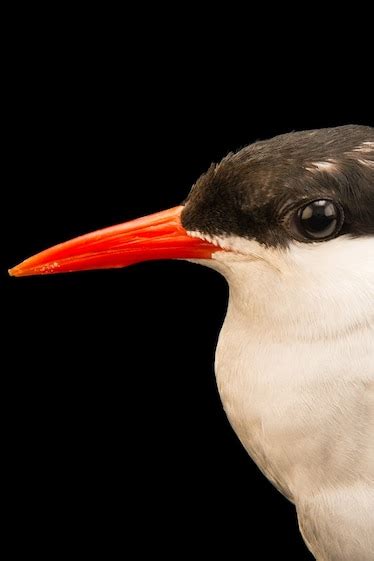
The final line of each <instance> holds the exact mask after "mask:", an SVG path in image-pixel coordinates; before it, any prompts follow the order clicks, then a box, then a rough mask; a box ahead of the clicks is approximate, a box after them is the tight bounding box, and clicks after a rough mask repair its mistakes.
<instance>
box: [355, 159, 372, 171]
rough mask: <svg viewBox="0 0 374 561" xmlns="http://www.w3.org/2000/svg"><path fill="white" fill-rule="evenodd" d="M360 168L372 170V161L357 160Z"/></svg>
mask: <svg viewBox="0 0 374 561" xmlns="http://www.w3.org/2000/svg"><path fill="white" fill-rule="evenodd" d="M357 161H358V163H359V164H361V165H362V166H365V167H368V168H372V169H374V160H357Z"/></svg>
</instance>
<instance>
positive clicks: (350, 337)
mask: <svg viewBox="0 0 374 561" xmlns="http://www.w3.org/2000/svg"><path fill="white" fill-rule="evenodd" d="M219 243H220V245H221V246H222V247H226V248H229V247H230V248H231V249H233V250H235V251H236V252H238V253H227V252H218V253H217V254H216V255H215V259H214V261H212V262H205V263H204V264H207V265H208V266H212V267H213V268H215V269H217V270H218V271H219V272H221V273H222V274H223V275H224V276H225V277H226V279H227V280H228V283H229V286H230V299H229V306H228V312H227V316H226V319H225V322H224V325H223V328H222V331H221V334H220V338H219V343H218V347H217V353H216V376H217V383H218V388H219V391H220V395H221V399H222V402H223V405H224V408H225V411H226V413H227V415H228V418H229V420H230V422H231V424H232V426H233V428H234V430H235V431H236V433H237V434H238V436H239V438H240V439H241V441H242V443H243V445H244V446H245V448H246V449H247V451H248V452H249V453H250V455H251V456H252V457H253V458H254V459H255V461H256V463H257V464H258V465H259V467H260V469H262V470H263V471H264V472H265V474H266V475H267V476H268V477H269V479H271V480H272V481H273V483H274V484H275V485H276V486H277V487H278V488H280V489H281V490H282V491H283V493H284V494H286V495H287V496H288V497H289V498H291V500H294V501H298V500H300V497H303V496H304V497H305V496H308V495H309V494H311V493H315V492H316V489H319V488H325V487H326V486H328V485H333V484H334V482H336V481H339V482H342V481H346V480H347V479H349V478H352V477H353V474H355V473H357V470H358V471H359V472H361V473H368V472H369V473H370V474H371V477H372V478H373V481H374V439H373V436H374V435H373V433H372V431H373V427H374V419H372V418H371V417H370V418H368V416H370V415H371V416H373V415H374V405H373V407H371V410H370V408H369V407H368V406H367V404H366V403H365V400H367V399H372V400H374V344H373V341H374V239H373V238H369V237H367V238H360V239H358V238H357V239H352V238H350V237H348V236H342V237H340V238H337V239H335V240H332V241H329V242H325V243H316V244H301V243H297V242H295V243H294V244H293V245H292V246H291V247H290V248H289V249H287V250H283V249H280V250H276V249H273V250H271V249H268V248H264V247H263V246H260V245H259V244H258V243H256V242H253V241H245V240H240V239H223V240H220V241H219ZM239 252H240V253H239ZM370 431H371V433H370V434H369V432H370ZM358 447H360V455H358V454H357V453H356V452H357V449H358ZM362 450H364V453H362ZM358 463H360V465H358Z"/></svg>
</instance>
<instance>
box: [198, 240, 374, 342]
mask: <svg viewBox="0 0 374 561" xmlns="http://www.w3.org/2000/svg"><path fill="white" fill-rule="evenodd" d="M220 246H221V247H227V248H229V247H230V248H231V250H232V252H225V251H218V252H217V253H215V254H213V258H212V259H211V260H209V261H206V262H204V263H203V264H206V265H207V266H209V267H211V268H213V269H216V270H217V271H218V272H220V273H221V274H222V275H224V276H225V278H226V279H227V281H228V283H229V285H230V301H231V303H232V305H234V306H235V307H236V308H237V309H238V312H239V313H242V314H243V316H244V315H246V321H248V322H249V323H250V324H251V328H252V329H257V330H263V331H265V332H272V331H273V332H277V335H276V336H277V337H279V336H280V334H283V335H284V336H286V335H287V334H288V335H290V334H292V336H298V337H299V336H300V337H302V336H303V333H304V335H305V337H310V338H319V337H323V336H333V334H334V333H337V332H344V330H349V329H354V328H359V327H360V326H361V325H362V323H363V322H371V323H372V324H374V237H361V238H351V237H349V236H341V237H339V238H336V239H335V240H330V241H328V242H320V243H312V244H303V243H300V242H293V243H291V244H290V245H289V247H288V248H287V249H284V248H281V249H277V248H267V247H264V246H262V245H261V244H259V243H258V242H256V241H253V240H251V241H250V240H244V239H242V238H237V237H226V238H222V239H220ZM235 251H236V252H240V253H234V252H235Z"/></svg>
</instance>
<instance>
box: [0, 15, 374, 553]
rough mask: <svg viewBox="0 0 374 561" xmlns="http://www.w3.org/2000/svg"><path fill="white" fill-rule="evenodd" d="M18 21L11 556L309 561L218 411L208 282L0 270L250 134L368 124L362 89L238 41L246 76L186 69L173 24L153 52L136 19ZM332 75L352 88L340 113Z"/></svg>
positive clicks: (218, 310)
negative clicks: (16, 552)
mask: <svg viewBox="0 0 374 561" xmlns="http://www.w3.org/2000/svg"><path fill="white" fill-rule="evenodd" d="M32 16H33V19H32V25H29V22H28V15H27V14H26V15H24V18H23V20H22V23H21V22H20V21H19V20H18V19H16V20H15V21H14V22H13V26H14V28H13V33H12V40H11V42H10V44H9V59H8V62H9V64H8V68H7V73H8V74H7V75H8V79H7V83H6V94H7V103H6V111H5V113H6V115H5V116H6V118H7V121H8V119H9V126H7V127H6V132H5V151H4V154H3V156H4V170H5V173H4V176H5V177H6V179H5V187H4V189H3V196H4V199H3V203H4V204H3V208H2V210H3V220H2V227H3V228H4V233H3V235H2V240H3V243H2V255H1V259H2V261H3V263H2V264H1V265H2V268H1V272H0V275H1V280H0V283H1V299H2V309H3V314H2V317H3V320H4V328H5V330H4V333H3V345H2V348H3V356H4V369H3V392H2V399H3V405H4V408H3V411H4V421H3V429H4V443H5V444H4V458H5V460H4V459H3V461H5V467H6V473H7V474H8V476H7V478H6V490H7V491H9V495H10V501H9V513H8V514H9V516H8V517H7V518H8V526H9V531H10V532H15V535H16V538H15V539H14V540H13V546H14V548H15V549H17V548H18V547H20V546H21V545H26V547H28V548H30V550H35V549H37V550H38V551H40V550H41V551H43V550H48V551H52V552H53V551H55V552H56V551H62V550H66V551H70V550H73V549H74V551H77V550H80V551H82V552H84V551H88V550H89V549H91V548H94V550H95V551H98V550H101V551H102V552H103V554H108V555H109V552H110V551H111V550H114V549H116V548H120V551H121V552H122V553H123V554H126V553H128V551H130V548H131V547H136V551H137V552H138V554H139V555H140V554H141V553H142V552H145V551H146V548H147V547H151V550H152V552H153V554H162V555H166V554H172V555H173V556H174V557H176V558H178V556H179V555H180V553H181V552H182V553H186V554H190V555H193V554H200V553H201V554H204V553H206V554H212V555H213V554H216V553H220V552H221V553H222V552H223V551H224V550H225V549H226V548H227V549H228V550H229V551H230V552H231V558H235V559H236V558H241V557H243V558H247V559H266V558H274V553H273V551H274V547H276V551H277V552H278V554H277V556H276V558H277V557H281V556H282V557H285V558H287V559H290V558H297V559H312V557H311V556H308V554H307V552H306V549H305V546H304V544H303V542H302V539H301V537H300V535H299V533H298V530H297V522H296V516H295V512H294V509H293V507H292V505H291V504H290V503H288V502H287V501H286V499H284V498H283V497H282V496H281V495H280V494H279V493H278V492H277V491H276V490H275V489H274V488H273V487H272V486H271V485H270V483H268V482H267V480H266V479H265V478H264V477H263V476H262V475H261V473H260V472H259V471H258V469H257V468H256V467H255V465H254V464H253V463H252V461H251V460H250V459H249V457H248V456H247V454H246V453H245V451H244V450H243V448H242V447H241V445H240V443H239V441H238V440H237V438H236V437H235V435H234V433H233V431H232V430H231V428H230V426H229V424H228V421H227V420H226V417H225V415H224V413H223V410H222V406H221V404H220V401H219V397H218V394H217V389H216V385H215V379H214V371H213V361H214V349H215V345H216V341H217V336H218V333H219V330H220V326H221V324H222V321H223V318H224V314H225V308H226V302H227V288H226V285H225V282H224V280H223V279H222V278H220V277H219V276H218V275H217V274H216V273H214V272H212V271H210V270H207V269H204V268H202V267H197V266H194V265H191V264H188V263H183V262H160V263H145V264H140V265H138V266H136V267H131V268H129V269H124V270H116V271H99V272H91V273H77V274H74V275H61V276H50V277H36V278H26V279H10V278H8V277H7V275H6V269H7V268H8V267H10V266H13V265H15V264H16V263H18V262H19V261H20V260H22V259H23V258H25V257H27V256H29V255H31V254H33V253H35V252H37V251H39V250H41V249H44V248H45V247H47V246H49V245H52V244H55V243H58V242H60V241H62V240H64V239H67V238H70V237H72V236H75V235H78V234H81V233H84V232H87V231H90V230H93V229H96V228H99V227H103V226H106V225H110V224H113V223H117V222H122V221H124V220H127V219H130V218H133V217H136V216H141V215H145V214H148V213H150V212H155V211H157V210H160V209H163V208H168V207H171V206H174V205H176V204H178V203H179V202H180V201H181V200H183V198H184V197H185V196H186V194H187V193H188V191H189V189H190V187H191V185H192V183H193V182H194V181H195V180H196V179H197V177H198V176H199V175H200V174H201V173H202V172H203V171H204V170H205V169H206V168H207V167H208V166H209V164H210V163H211V161H218V160H220V159H221V158H222V157H223V156H224V155H225V154H226V153H227V152H228V151H230V150H234V149H238V148H240V147H241V146H244V145H245V144H248V143H249V142H252V141H254V140H256V139H258V138H266V137H270V136H273V135H275V134H278V133H282V132H287V131H290V130H298V129H306V128H318V127H323V126H335V125H339V124H345V123H351V122H355V123H362V124H371V125H373V112H372V109H371V107H370V104H371V103H372V102H371V101H370V91H369V90H368V87H367V84H366V83H365V80H364V79H363V75H362V74H361V73H360V72H359V71H357V69H356V68H355V65H353V64H352V65H349V64H348V67H346V68H345V73H346V75H345V76H347V73H348V75H349V79H347V78H345V79H344V80H342V77H341V75H339V74H333V75H330V76H329V77H328V78H327V79H322V78H321V79H320V80H319V78H318V75H316V74H315V69H316V67H315V66H314V67H313V68H314V72H313V77H312V76H310V70H309V71H308V72H306V73H305V74H304V75H303V77H302V76H301V74H300V69H298V68H297V65H296V69H295V70H290V69H289V68H287V66H288V65H287V64H285V62H284V61H283V62H282V60H280V61H279V64H278V63H276V64H274V67H270V66H269V60H268V59H266V57H265V58H263V59H261V60H260V59H259V58H258V57H257V56H254V55H253V50H251V49H250V47H249V46H248V52H250V53H251V56H249V55H248V58H247V65H246V66H240V65H238V66H237V65H236V64H235V62H234V61H236V57H234V56H233V57H232V58H230V56H228V57H227V58H225V57H224V54H222V51H221V50H220V48H219V47H217V49H215V46H214V45H209V44H208V54H207V55H205V56H206V58H201V52H200V51H199V48H197V49H196V50H194V52H192V49H191V47H192V45H193V44H195V36H194V33H195V31H196V30H191V29H190V31H189V33H188V34H187V36H186V37H185V39H184V47H185V48H184V49H181V50H179V49H178V50H177V51H176V50H175V49H176V44H175V42H176V37H177V36H178V32H177V31H176V32H175V33H174V34H173V33H171V35H170V38H169V39H168V40H165V37H164V36H163V37H162V36H161V35H162V34H161V32H158V31H157V30H155V29H153V34H149V28H147V29H143V27H142V25H138V27H137V29H138V31H139V34H140V36H141V37H142V39H141V41H143V43H142V45H140V43H139V38H138V41H137V40H136V39H134V38H132V39H130V38H129V32H130V30H131V28H132V25H133V24H132V21H131V20H130V21H127V20H126V19H123V20H121V22H119V24H118V22H117V24H118V25H116V23H115V19H116V18H115V16H113V17H112V18H111V17H107V18H105V19H104V20H101V15H100V14H96V18H94V19H93V20H91V19H89V18H85V17H82V18H80V19H79V22H78V23H77V24H75V23H74V22H75V19H74V18H72V19H71V20H69V21H68V23H66V24H65V23H63V24H61V25H58V24H57V23H56V19H54V20H53V21H54V22H55V24H54V25H52V24H50V25H49V26H45V25H42V24H40V22H39V24H38V22H37V20H38V17H37V15H35V14H32ZM30 17H31V15H30ZM145 37H147V39H149V42H148V43H147V45H146V48H145V49H144V47H145V43H144V41H145ZM182 43H183V39H182ZM208 43H209V42H208ZM141 46H142V48H141ZM195 46H196V45H195ZM224 50H225V49H223V51H224ZM287 60H288V59H287ZM342 62H343V61H342ZM309 68H310V67H309ZM290 75H291V76H293V81H292V83H291V82H290V80H289V76H290ZM348 81H349V82H350V83H352V82H353V83H354V87H353V90H354V92H353V95H349V96H346V97H345V98H344V100H343V99H342V94H343V93H344V91H345V90H346V84H347V82H348ZM7 360H8V361H9V362H7ZM20 536H22V538H21V537H20ZM75 540H76V541H75ZM73 544H74V547H73ZM258 548H259V549H260V551H261V554H256V553H254V552H255V551H256V550H257V549H258ZM251 552H252V553H251Z"/></svg>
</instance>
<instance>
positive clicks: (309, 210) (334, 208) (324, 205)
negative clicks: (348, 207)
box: [289, 199, 344, 241]
mask: <svg viewBox="0 0 374 561" xmlns="http://www.w3.org/2000/svg"><path fill="white" fill-rule="evenodd" d="M343 222H344V212H343V208H342V207H341V205H340V204H339V203H337V202H335V201H332V200H329V199H318V200H315V201H310V202H309V203H307V204H304V205H303V206H302V207H300V208H298V209H297V210H296V211H295V212H294V213H293V214H292V216H291V219H290V221H289V228H290V230H291V232H292V234H293V235H294V237H295V238H296V239H297V240H299V241H324V240H327V239H331V238H334V237H335V236H337V234H338V233H339V232H340V230H341V227H342V225H343Z"/></svg>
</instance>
